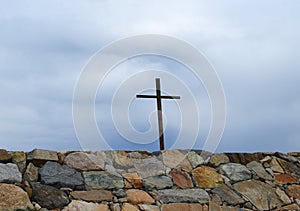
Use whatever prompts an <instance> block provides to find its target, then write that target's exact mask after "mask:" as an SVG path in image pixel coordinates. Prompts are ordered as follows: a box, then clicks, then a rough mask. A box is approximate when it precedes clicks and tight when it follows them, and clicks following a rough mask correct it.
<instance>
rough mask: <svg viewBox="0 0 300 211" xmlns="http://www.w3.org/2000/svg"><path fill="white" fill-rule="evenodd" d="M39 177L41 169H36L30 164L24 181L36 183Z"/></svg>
mask: <svg viewBox="0 0 300 211" xmlns="http://www.w3.org/2000/svg"><path fill="white" fill-rule="evenodd" d="M38 177H39V168H37V167H35V166H34V165H33V164H32V163H29V164H28V166H27V168H26V171H25V174H24V180H27V181H30V182H36V181H37V180H38Z"/></svg>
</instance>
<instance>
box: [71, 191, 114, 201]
mask: <svg viewBox="0 0 300 211" xmlns="http://www.w3.org/2000/svg"><path fill="white" fill-rule="evenodd" d="M70 195H71V196H72V198H73V199H77V200H83V201H87V202H102V201H112V199H113V194H112V192H111V191H107V190H89V191H73V192H71V194H70Z"/></svg>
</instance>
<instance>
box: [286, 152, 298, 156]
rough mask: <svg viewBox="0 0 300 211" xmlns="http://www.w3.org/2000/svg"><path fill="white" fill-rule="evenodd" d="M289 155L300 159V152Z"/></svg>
mask: <svg viewBox="0 0 300 211" xmlns="http://www.w3.org/2000/svg"><path fill="white" fill-rule="evenodd" d="M288 155H291V156H293V157H300V152H289V153H288Z"/></svg>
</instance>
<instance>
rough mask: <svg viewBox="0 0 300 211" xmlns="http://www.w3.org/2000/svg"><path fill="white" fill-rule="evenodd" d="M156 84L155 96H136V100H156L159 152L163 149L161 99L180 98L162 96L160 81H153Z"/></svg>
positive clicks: (176, 97) (178, 97)
mask: <svg viewBox="0 0 300 211" xmlns="http://www.w3.org/2000/svg"><path fill="white" fill-rule="evenodd" d="M155 84H156V95H136V97H137V98H156V105H157V120H158V130H159V143H160V150H164V149H165V144H164V127H163V118H162V104H161V99H171V100H174V99H180V96H162V95H161V90H160V79H159V78H156V79H155Z"/></svg>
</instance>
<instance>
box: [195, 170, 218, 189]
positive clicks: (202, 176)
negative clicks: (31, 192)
mask: <svg viewBox="0 0 300 211" xmlns="http://www.w3.org/2000/svg"><path fill="white" fill-rule="evenodd" d="M192 174H193V178H194V181H195V182H196V185H197V187H199V188H215V187H217V186H219V185H221V184H222V183H223V179H222V177H221V175H220V174H218V173H217V172H216V170H215V169H213V168H211V167H208V166H200V167H198V168H196V169H194V170H193V172H192Z"/></svg>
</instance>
